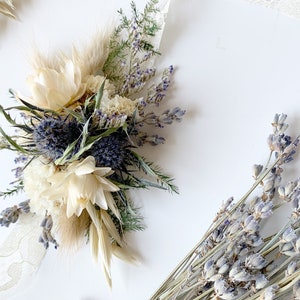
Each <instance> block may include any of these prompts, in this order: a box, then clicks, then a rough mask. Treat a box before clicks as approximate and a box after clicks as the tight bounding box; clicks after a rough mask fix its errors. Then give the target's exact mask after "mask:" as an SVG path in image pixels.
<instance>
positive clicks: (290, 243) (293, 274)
mask: <svg viewBox="0 0 300 300" xmlns="http://www.w3.org/2000/svg"><path fill="white" fill-rule="evenodd" d="M286 117H287V116H286V115H285V114H280V115H279V114H276V115H275V118H274V120H273V122H272V127H273V132H272V134H270V136H269V138H268V145H269V148H270V155H269V158H268V161H267V162H266V164H265V165H264V166H263V165H260V164H259V165H254V167H253V177H254V180H255V182H254V183H253V185H252V186H251V187H250V189H249V190H248V191H247V192H246V194H245V195H244V196H243V197H242V198H241V199H240V200H239V201H238V202H236V203H235V202H234V201H233V198H229V199H228V200H227V201H225V202H224V203H223V205H222V207H221V209H220V211H219V212H218V213H217V215H216V218H215V219H214V220H213V223H212V224H211V226H210V227H209V229H208V231H207V232H206V234H205V235H204V236H203V238H202V239H201V240H200V241H199V243H198V244H197V245H195V247H194V248H193V249H192V250H191V252H190V253H189V254H188V255H187V256H186V257H185V258H184V259H183V260H182V262H180V263H179V265H178V266H177V267H176V268H175V270H174V271H173V272H172V273H171V274H170V275H169V277H168V278H167V279H166V280H165V281H164V283H163V284H162V285H161V287H160V288H159V289H158V290H157V291H156V292H155V294H154V295H153V296H152V297H151V300H173V299H178V300H179V299H193V300H198V299H239V300H243V299H247V300H254V299H259V300H271V299H300V268H299V267H300V179H299V177H298V178H296V179H295V180H293V181H290V180H289V179H286V178H284V176H283V174H284V168H285V165H286V164H287V163H290V162H291V161H292V160H293V158H294V156H295V153H296V148H297V146H298V144H299V137H296V138H295V139H292V138H291V137H290V136H289V135H287V134H286V133H285V131H286V129H287V127H288V125H287V123H286V122H285V121H286ZM275 211H276V213H278V212H281V213H282V215H284V216H286V217H284V218H282V220H281V221H282V224H281V225H283V226H282V227H279V228H277V229H275V228H274V227H275V226H274V224H275V223H278V214H275V215H273V214H274V213H275ZM287 212H289V215H288V216H287V214H286V213H287ZM274 217H275V219H274ZM285 218H286V220H285ZM274 220H275V223H274ZM279 223H280V222H279ZM268 224H270V225H271V226H269V227H271V228H269V230H266V229H265V228H264V226H265V225H268ZM272 225H273V226H272ZM278 225H279V224H278ZM281 225H280V226H281ZM280 228H281V229H280Z"/></svg>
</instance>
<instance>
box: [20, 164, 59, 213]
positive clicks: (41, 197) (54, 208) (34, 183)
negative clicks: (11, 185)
mask: <svg viewBox="0 0 300 300" xmlns="http://www.w3.org/2000/svg"><path fill="white" fill-rule="evenodd" d="M55 172H56V171H55V166H54V164H52V163H49V164H46V163H44V162H43V161H41V160H40V159H34V160H33V161H32V162H31V163H30V164H29V165H28V166H27V167H26V168H25V170H24V172H23V183H24V190H25V193H26V195H27V196H28V197H29V198H30V203H29V205H30V211H31V212H33V213H36V214H39V215H44V214H45V211H48V212H49V214H54V215H57V214H59V213H60V207H61V205H62V202H60V201H59V199H54V200H50V199H49V198H48V197H46V196H45V193H47V192H48V191H49V189H51V184H50V182H49V181H48V178H49V177H51V176H52V175H53V174H55Z"/></svg>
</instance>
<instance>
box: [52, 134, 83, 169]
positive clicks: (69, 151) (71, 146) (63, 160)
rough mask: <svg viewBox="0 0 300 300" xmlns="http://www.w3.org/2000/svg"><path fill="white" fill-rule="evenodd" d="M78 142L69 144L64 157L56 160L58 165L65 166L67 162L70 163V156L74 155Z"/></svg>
mask: <svg viewBox="0 0 300 300" xmlns="http://www.w3.org/2000/svg"><path fill="white" fill-rule="evenodd" d="M78 140H79V138H78V139H77V140H75V141H74V142H73V143H71V144H69V145H68V147H67V148H66V149H65V151H64V153H63V155H62V156H61V157H60V158H58V159H56V160H55V162H54V163H55V164H56V165H64V164H65V163H66V162H67V161H70V160H71V159H70V158H69V157H70V155H71V154H72V152H73V150H74V148H75V146H76V144H77V143H78Z"/></svg>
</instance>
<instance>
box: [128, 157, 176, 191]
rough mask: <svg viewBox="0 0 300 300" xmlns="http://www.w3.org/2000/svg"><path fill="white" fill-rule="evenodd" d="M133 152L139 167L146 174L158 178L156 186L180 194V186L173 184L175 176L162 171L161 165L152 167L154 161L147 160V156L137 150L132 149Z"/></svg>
mask: <svg viewBox="0 0 300 300" xmlns="http://www.w3.org/2000/svg"><path fill="white" fill-rule="evenodd" d="M131 153H132V155H133V156H134V157H135V158H136V159H137V166H138V167H139V169H140V170H142V171H144V172H145V174H147V175H149V176H152V177H154V178H156V180H157V182H158V185H157V186H156V187H158V188H161V189H166V190H168V191H170V192H175V193H177V194H178V188H177V187H176V186H175V185H174V184H172V181H173V178H171V177H170V176H168V175H165V174H164V173H162V171H161V170H160V168H159V167H157V166H154V167H152V165H153V163H151V162H147V161H146V160H145V158H143V157H142V156H140V155H139V154H137V153H136V152H134V151H131ZM144 182H145V181H144Z"/></svg>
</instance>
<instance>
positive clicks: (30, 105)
mask: <svg viewBox="0 0 300 300" xmlns="http://www.w3.org/2000/svg"><path fill="white" fill-rule="evenodd" d="M131 12H132V15H131V17H128V16H126V15H125V14H124V13H123V11H122V10H120V11H119V14H120V22H119V24H118V25H117V26H116V27H115V28H114V30H113V31H111V32H108V31H106V32H102V33H99V34H98V35H97V36H96V37H95V39H93V41H92V43H91V45H89V46H88V47H85V49H77V48H75V47H74V48H73V51H72V55H71V56H67V55H65V54H61V52H60V54H55V55H54V56H53V57H52V58H49V57H46V56H44V55H42V54H41V53H38V54H36V55H35V58H34V61H33V67H34V74H33V75H31V76H30V77H29V78H28V81H27V82H28V86H29V88H30V90H31V96H30V97H25V96H22V95H20V94H19V93H16V92H13V91H11V94H12V96H13V97H14V98H15V99H16V101H17V103H18V104H17V105H16V106H14V107H9V108H3V107H2V106H0V111H1V113H2V115H3V116H4V117H5V119H6V121H8V123H9V124H10V125H12V126H13V128H15V132H14V133H13V134H8V133H7V132H6V131H5V130H3V129H2V128H0V132H1V134H2V137H3V138H2V140H1V148H2V149H8V150H11V151H15V153H16V159H15V162H16V163H17V167H16V168H15V169H14V172H15V177H16V180H15V181H14V183H13V186H12V187H10V188H9V189H7V191H4V192H2V194H1V196H2V197H3V198H5V197H7V196H12V195H15V194H17V193H18V192H20V191H24V192H25V194H26V196H27V197H28V198H29V200H28V201H25V202H24V201H23V202H21V203H19V204H16V205H14V206H12V207H8V208H6V209H5V210H4V211H2V213H1V218H0V224H1V225H2V226H7V227H8V226H9V225H10V224H12V223H15V222H17V221H18V219H19V216H20V215H21V214H35V215H36V216H38V217H40V218H41V236H40V240H39V241H40V242H41V243H43V245H44V246H45V248H48V247H49V245H51V244H53V245H54V247H58V246H59V247H73V246H75V247H76V245H77V244H78V242H79V241H80V240H82V239H84V240H85V239H87V240H88V241H89V243H90V245H91V248H92V252H93V255H94V257H95V258H100V261H101V262H102V265H103V268H104V272H105V275H106V278H107V280H108V282H109V284H110V285H111V272H110V265H111V258H112V256H113V255H115V256H117V257H119V258H121V259H124V260H128V261H132V260H133V259H134V258H133V257H132V254H131V253H130V251H128V249H127V248H126V241H125V239H124V235H125V233H126V232H128V231H134V230H141V229H143V222H142V216H141V215H140V214H139V212H138V209H137V208H136V207H135V204H134V203H133V201H132V200H131V197H130V192H131V191H132V190H135V189H147V188H152V187H154V188H159V189H163V190H167V191H170V192H177V187H176V186H175V185H174V184H173V179H172V178H171V177H170V176H168V175H166V174H165V173H164V172H163V171H162V170H161V169H160V168H159V167H158V166H156V165H155V164H154V163H152V162H149V161H148V160H147V159H146V158H145V157H143V156H142V154H140V152H141V148H142V146H143V145H145V144H151V145H153V146H156V145H160V144H163V143H164V141H165V138H164V137H163V136H161V135H160V134H158V133H156V132H153V128H155V129H157V130H160V129H161V128H163V127H164V126H165V125H171V124H173V122H177V121H181V119H182V117H183V115H184V114H185V111H184V110H182V109H181V108H179V107H174V108H172V109H167V110H165V111H164V112H162V113H159V112H156V111H159V108H158V107H159V105H160V103H162V102H163V101H165V99H166V93H167V90H168V88H169V86H170V83H171V76H172V74H173V71H174V69H173V66H170V67H167V68H165V69H164V71H162V72H161V74H159V75H158V74H156V73H157V72H156V68H155V67H154V66H153V58H154V57H156V56H157V55H159V54H160V53H159V51H158V49H156V47H155V46H154V45H153V43H152V41H153V39H154V38H155V37H156V36H157V34H160V30H161V28H160V26H161V24H159V22H158V21H157V16H158V14H159V13H160V10H159V8H158V0H150V1H148V3H147V4H146V6H145V8H144V10H143V11H142V12H139V11H138V10H137V7H136V5H135V3H133V2H132V3H131ZM157 108H158V109H157ZM37 242H38V241H37Z"/></svg>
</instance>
